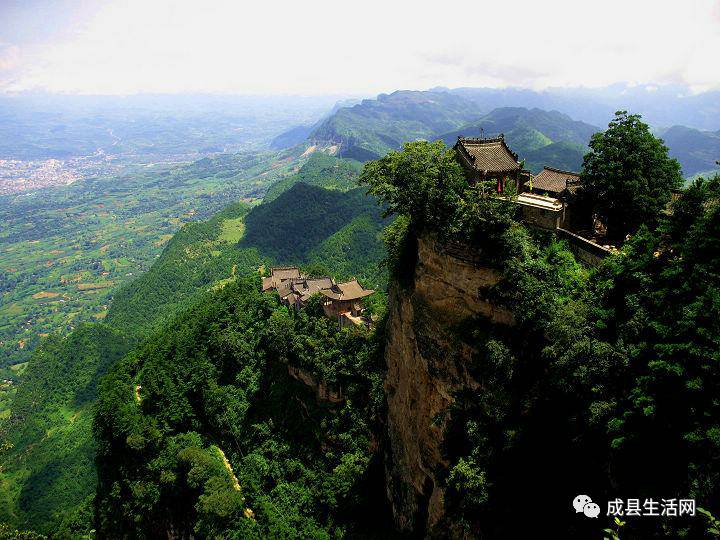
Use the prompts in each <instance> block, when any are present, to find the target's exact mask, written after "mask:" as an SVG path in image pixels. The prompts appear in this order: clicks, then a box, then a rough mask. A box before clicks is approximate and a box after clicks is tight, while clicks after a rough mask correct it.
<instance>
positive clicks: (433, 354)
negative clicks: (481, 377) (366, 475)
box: [385, 237, 514, 536]
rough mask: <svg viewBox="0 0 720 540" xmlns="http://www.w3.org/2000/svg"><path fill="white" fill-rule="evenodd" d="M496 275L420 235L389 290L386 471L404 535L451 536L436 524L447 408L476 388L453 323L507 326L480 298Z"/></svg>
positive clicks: (467, 349) (466, 254) (506, 317)
mask: <svg viewBox="0 0 720 540" xmlns="http://www.w3.org/2000/svg"><path fill="white" fill-rule="evenodd" d="M500 279H501V276H500V274H499V273H498V272H497V271H496V270H494V269H492V268H490V267H488V266H483V261H482V259H481V258H480V257H479V255H478V254H477V253H475V252H473V251H472V250H470V249H467V248H465V247H463V246H461V245H441V244H440V243H439V242H437V241H436V240H434V239H432V238H427V237H425V238H420V239H419V241H418V262H417V266H416V269H415V280H414V286H413V287H412V289H411V290H405V289H401V288H400V287H399V286H393V287H391V292H390V299H389V319H388V327H387V344H386V350H385V359H386V362H387V367H388V373H387V377H386V381H385V391H386V395H387V403H388V416H387V429H388V441H389V445H388V446H389V447H388V449H387V454H388V456H387V457H388V459H387V465H386V474H387V490H388V496H389V499H390V501H391V504H392V508H393V513H394V517H395V520H396V524H397V526H398V528H400V529H401V530H403V531H405V532H412V533H414V534H419V535H425V536H447V535H451V536H452V533H451V532H448V531H451V530H452V527H451V524H448V523H443V518H444V517H445V504H444V494H445V489H444V487H443V486H442V478H443V474H444V473H445V472H446V469H447V467H448V463H447V461H446V460H445V458H444V456H443V443H444V437H445V430H446V427H447V425H448V421H449V413H450V411H449V407H450V405H451V404H452V402H453V395H454V394H455V392H457V391H458V390H461V389H466V388H469V389H473V390H478V383H477V382H476V381H475V380H474V379H473V378H472V376H471V375H470V374H469V372H468V370H467V366H468V362H469V360H470V358H471V355H472V352H473V350H472V347H471V346H470V345H468V344H467V343H464V342H463V341H461V340H459V339H457V332H458V331H459V330H458V328H457V326H456V325H457V324H458V323H460V322H461V321H463V320H465V319H467V318H469V317H473V316H475V315H478V314H481V315H483V316H485V317H487V318H488V320H489V321H492V322H493V323H496V324H502V325H510V326H512V325H513V324H514V319H513V315H512V313H511V312H510V311H508V310H507V309H504V308H502V307H500V306H497V305H494V304H493V303H492V302H490V301H489V300H488V295H487V292H488V290H489V289H490V288H491V287H492V286H494V285H496V284H497V283H498V282H499V281H500ZM448 526H450V528H449V529H448Z"/></svg>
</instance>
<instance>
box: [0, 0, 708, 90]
mask: <svg viewBox="0 0 720 540" xmlns="http://www.w3.org/2000/svg"><path fill="white" fill-rule="evenodd" d="M718 57H720V0H682V1H677V0H674V1H667V0H601V1H596V0H593V1H588V0H544V1H537V0H532V1H520V0H496V1H493V2H486V1H483V0H473V1H471V2H468V1H464V2H443V1H438V0H433V1H432V2H426V1H425V0H414V1H412V2H407V1H404V0H401V1H393V0H382V1H377V0H361V1H356V2H347V1H342V0H333V1H325V0H320V1H313V0H308V1H297V0H296V1H293V2H286V1H284V0H274V1H248V0H234V1H229V0H228V1H225V0H218V1H216V0H203V1H183V0H173V1H165V0H108V1H104V0H74V1H70V0H55V1H50V0H0V92H2V93H15V92H23V91H48V92H58V93H71V94H134V93H231V94H283V95H321V94H352V95H361V94H372V93H378V92H389V91H393V90H397V89H426V88H431V87H434V86H446V87H460V86H475V87H478V86H487V87H507V86H514V87H525V88H532V89H543V88H547V87H578V86H584V87H600V86H605V85H609V84H613V83H618V82H625V83H630V84H649V85H663V84H682V85H686V86H688V87H690V88H691V89H692V90H693V91H704V90H709V89H718V88H720V61H718Z"/></svg>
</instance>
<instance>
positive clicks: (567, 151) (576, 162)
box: [523, 141, 587, 172]
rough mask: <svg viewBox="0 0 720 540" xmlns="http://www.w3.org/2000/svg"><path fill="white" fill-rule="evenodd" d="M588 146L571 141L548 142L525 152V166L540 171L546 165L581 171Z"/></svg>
mask: <svg viewBox="0 0 720 540" xmlns="http://www.w3.org/2000/svg"><path fill="white" fill-rule="evenodd" d="M586 151H587V146H585V145H584V144H578V143H574V142H570V141H561V142H556V143H551V144H548V145H547V146H543V147H542V148H538V149H537V150H530V151H528V152H526V153H525V154H523V156H524V158H525V168H526V169H530V170H531V171H533V172H539V171H541V170H542V168H543V167H544V166H545V165H548V166H550V167H557V168H558V169H562V170H564V171H580V169H581V168H582V163H583V156H584V155H585V152H586Z"/></svg>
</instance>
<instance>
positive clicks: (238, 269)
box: [106, 203, 266, 335]
mask: <svg viewBox="0 0 720 540" xmlns="http://www.w3.org/2000/svg"><path fill="white" fill-rule="evenodd" d="M249 210H250V207H249V206H247V205H245V204H241V203H238V204H234V205H231V206H229V207H227V208H225V209H224V210H223V211H221V212H219V213H218V214H216V215H215V216H213V218H212V219H210V220H209V221H205V222H199V223H190V224H187V225H185V226H184V227H183V228H182V229H180V231H179V232H178V233H177V234H176V235H175V236H174V237H173V238H172V239H171V240H170V242H168V245H167V246H166V247H165V250H164V251H163V253H162V255H161V256H160V257H159V258H158V260H157V261H156V262H155V264H153V266H152V267H151V268H150V270H149V271H148V272H146V273H145V274H143V275H141V276H140V277H138V278H137V279H136V280H135V281H132V282H130V283H129V284H128V285H126V286H125V287H123V288H122V289H120V291H118V293H117V294H116V295H115V297H114V298H113V302H112V304H111V306H110V309H109V312H108V315H107V317H106V322H107V323H108V324H110V325H112V326H114V327H116V328H123V329H124V331H126V332H128V333H132V334H133V335H142V334H144V333H146V332H148V331H149V330H150V329H151V328H152V327H153V325H155V324H156V323H157V322H158V321H159V320H164V319H166V318H168V317H171V316H173V315H174V314H175V313H176V312H177V310H179V309H182V308H183V306H185V305H186V302H187V300H188V299H189V298H190V297H192V296H194V295H196V294H198V293H201V292H202V291H205V290H207V289H208V288H209V287H211V286H212V285H213V284H214V283H216V282H217V281H219V280H222V279H226V278H231V277H232V276H234V275H238V274H247V273H250V272H254V271H256V270H257V268H258V267H259V266H260V265H262V264H263V263H264V262H265V261H266V259H264V258H263V257H262V256H261V255H260V253H259V252H258V251H257V250H255V249H253V248H251V249H244V250H240V249H237V248H236V247H235V245H236V243H237V241H238V240H239V239H240V238H241V237H242V234H243V231H244V228H245V225H244V223H243V220H244V218H245V216H246V215H247V213H248V211H249Z"/></svg>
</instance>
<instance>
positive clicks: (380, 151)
mask: <svg viewBox="0 0 720 540" xmlns="http://www.w3.org/2000/svg"><path fill="white" fill-rule="evenodd" d="M477 116H479V114H478V112H477V110H476V108H475V107H473V106H472V104H471V103H469V102H467V101H466V100H464V99H463V98H461V97H458V96H452V95H450V94H448V93H446V92H420V91H397V92H393V93H392V94H380V95H379V96H378V97H377V99H365V100H363V101H362V102H361V103H360V104H358V105H355V106H353V107H344V108H341V109H339V110H338V111H337V112H335V114H333V115H332V116H331V117H330V118H328V119H327V120H325V121H324V122H323V123H322V124H320V126H318V127H317V129H315V131H313V132H312V133H311V134H310V137H309V140H310V141H311V142H318V143H321V144H325V145H338V146H339V155H340V156H342V157H347V158H352V159H357V160H359V161H367V160H369V159H375V158H378V157H381V156H383V155H385V154H386V153H387V152H388V151H389V150H396V149H398V148H400V146H401V145H402V143H403V142H405V141H408V140H415V139H421V138H422V139H428V138H431V137H433V136H435V135H436V134H438V133H445V132H448V131H450V130H452V129H455V128H458V127H460V126H461V125H463V124H466V123H468V122H469V121H471V120H472V119H473V118H475V117H477Z"/></svg>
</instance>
